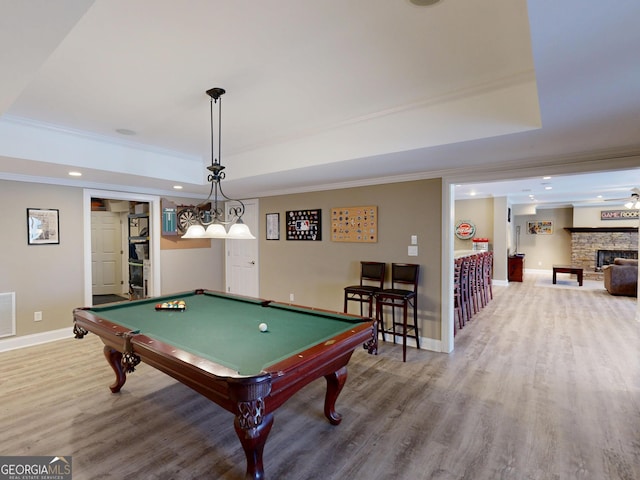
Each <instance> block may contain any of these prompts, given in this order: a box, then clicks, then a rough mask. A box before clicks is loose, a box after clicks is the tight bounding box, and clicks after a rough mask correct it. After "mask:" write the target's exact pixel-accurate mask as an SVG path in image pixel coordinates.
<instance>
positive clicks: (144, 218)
mask: <svg viewBox="0 0 640 480" xmlns="http://www.w3.org/2000/svg"><path fill="white" fill-rule="evenodd" d="M83 204H84V205H83V207H84V270H85V282H84V287H85V293H84V297H85V304H86V305H97V304H100V303H110V302H114V301H124V300H132V299H137V298H144V297H149V296H154V295H158V294H159V293H160V291H161V290H160V233H159V232H160V215H159V214H157V215H156V214H155V212H159V211H160V199H159V197H155V196H150V195H136V194H130V193H123V192H109V191H102V190H85V191H84V202H83Z"/></svg>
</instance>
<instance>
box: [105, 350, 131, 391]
mask: <svg viewBox="0 0 640 480" xmlns="http://www.w3.org/2000/svg"><path fill="white" fill-rule="evenodd" d="M104 356H105V357H106V359H107V362H109V365H111V368H113V371H114V372H115V373H116V381H115V382H114V383H113V384H112V385H109V389H111V391H112V392H113V393H118V392H119V391H120V389H121V388H122V386H123V385H124V382H126V381H127V374H126V372H125V371H124V368H123V367H122V353H120V352H119V351H117V350H114V349H113V348H111V347H109V346H108V345H105V347H104Z"/></svg>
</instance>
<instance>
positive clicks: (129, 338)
mask: <svg viewBox="0 0 640 480" xmlns="http://www.w3.org/2000/svg"><path fill="white" fill-rule="evenodd" d="M179 300H184V302H185V305H186V308H184V309H183V310H182V309H176V308H174V309H165V310H162V309H161V310H156V307H161V305H162V304H163V303H164V304H167V303H171V302H174V303H175V302H176V301H179ZM73 316H74V333H75V334H76V337H77V338H82V337H83V336H84V335H86V334H87V333H88V332H92V333H94V334H96V335H98V336H99V337H100V338H101V340H102V342H103V343H104V344H105V347H104V354H105V357H106V358H107V361H108V362H109V364H110V365H111V368H113V370H114V372H115V375H116V379H115V382H114V383H113V384H112V385H111V386H110V387H109V388H110V389H111V391H112V392H113V393H116V392H119V391H120V389H121V388H122V386H123V385H124V383H125V382H126V379H127V373H131V372H133V371H134V369H135V366H136V365H137V364H138V363H139V362H140V361H143V362H145V363H147V364H149V365H151V366H153V367H155V368H157V369H158V370H160V371H162V372H164V373H166V374H168V375H170V376H172V377H173V378H175V379H177V380H178V381H180V382H182V383H184V384H185V385H188V386H189V387H191V388H193V389H194V390H195V391H197V392H199V393H200V394H202V395H204V396H205V397H207V398H208V399H210V400H212V401H213V402H215V403H216V404H218V405H220V406H221V407H222V408H224V409H226V410H228V411H229V412H231V413H233V414H234V415H235V421H234V426H235V431H236V433H237V435H238V438H239V439H240V443H241V444H242V448H243V449H244V451H245V455H246V457H247V473H246V478H250V479H261V478H264V467H263V461H262V454H263V450H264V445H265V442H266V440H267V436H268V435H269V431H270V430H271V425H272V424H273V413H274V411H275V410H276V409H277V408H278V407H280V406H281V405H282V404H283V403H285V402H286V401H287V400H288V399H289V398H291V396H292V395H293V394H294V393H296V392H297V391H298V390H300V389H301V388H302V387H304V386H305V385H307V384H308V383H310V382H311V381H313V380H315V379H318V378H320V377H325V379H326V381H327V391H326V395H325V401H324V413H325V415H326V417H327V418H328V419H329V422H330V423H331V424H333V425H337V424H339V423H340V421H341V419H342V418H341V415H340V414H339V413H337V412H336V411H335V403H336V399H337V398H338V395H339V394H340V391H341V390H342V387H343V386H344V383H345V381H346V378H347V364H348V362H349V359H350V358H351V355H352V354H353V352H354V350H355V349H356V348H357V347H359V346H360V345H362V346H364V348H365V349H367V350H368V351H369V353H375V350H376V347H377V338H376V335H375V331H374V325H373V322H372V321H371V320H368V319H364V318H362V317H358V316H355V315H348V314H343V313H337V312H328V311H324V310H317V309H312V308H307V307H301V306H296V305H288V304H283V303H278V302H272V301H267V300H261V299H254V298H248V297H240V296H235V295H230V294H225V293H222V292H213V291H207V290H195V291H190V292H183V293H178V294H173V295H166V296H162V297H154V298H149V299H142V300H135V301H131V302H121V303H114V304H108V305H103V306H94V307H85V308H76V309H74V311H73ZM261 323H265V324H266V325H267V330H266V331H264V332H263V331H261V330H260V328H259V325H260V324H261Z"/></svg>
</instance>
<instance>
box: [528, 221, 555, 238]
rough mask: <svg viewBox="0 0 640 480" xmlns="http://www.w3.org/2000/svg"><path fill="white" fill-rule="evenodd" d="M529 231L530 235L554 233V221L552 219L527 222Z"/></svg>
mask: <svg viewBox="0 0 640 480" xmlns="http://www.w3.org/2000/svg"><path fill="white" fill-rule="evenodd" d="M527 233H528V234H529V235H552V234H553V222H552V221H551V220H543V221H541V222H527Z"/></svg>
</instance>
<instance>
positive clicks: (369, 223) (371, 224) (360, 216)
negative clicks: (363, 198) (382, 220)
mask: <svg viewBox="0 0 640 480" xmlns="http://www.w3.org/2000/svg"><path fill="white" fill-rule="evenodd" d="M331 240H333V241H334V242H361V243H375V242H377V241H378V207H377V206H375V205H368V206H364V207H334V208H332V209H331Z"/></svg>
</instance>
